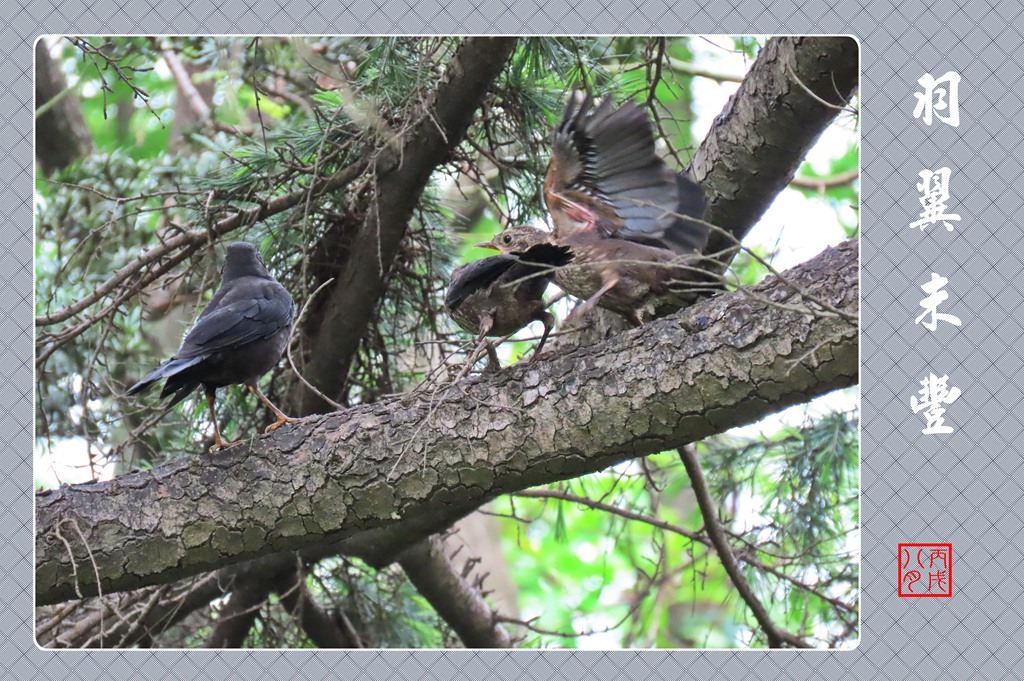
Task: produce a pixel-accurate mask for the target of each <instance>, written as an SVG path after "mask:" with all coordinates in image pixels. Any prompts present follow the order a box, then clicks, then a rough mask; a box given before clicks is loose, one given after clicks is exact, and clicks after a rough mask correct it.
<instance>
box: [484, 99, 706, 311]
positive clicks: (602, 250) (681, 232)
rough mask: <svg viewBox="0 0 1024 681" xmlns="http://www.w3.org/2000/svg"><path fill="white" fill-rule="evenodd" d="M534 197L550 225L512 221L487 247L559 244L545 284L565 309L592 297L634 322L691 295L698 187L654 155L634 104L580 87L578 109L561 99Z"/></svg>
mask: <svg viewBox="0 0 1024 681" xmlns="http://www.w3.org/2000/svg"><path fill="white" fill-rule="evenodd" d="M544 200H545V203H546V204H547V207H548V211H549V213H550V214H551V222H552V224H553V225H554V230H553V232H552V233H550V234H549V233H547V232H544V231H542V230H538V229H535V228H531V227H512V228H509V229H507V230H505V231H504V232H502V233H501V234H499V235H498V236H497V237H495V238H494V239H493V240H492V241H491V242H489V244H488V247H490V248H495V249H497V250H499V251H501V252H502V253H505V254H516V253H519V254H521V253H523V252H525V251H526V250H528V249H531V248H535V247H536V246H537V245H538V244H541V243H549V244H554V245H557V246H561V247H565V248H568V249H569V252H570V254H571V256H572V262H571V263H570V264H569V265H568V266H567V267H564V268H562V269H560V270H558V271H557V273H556V274H555V283H557V284H558V285H559V286H560V287H561V288H562V289H564V290H565V291H566V292H567V293H571V294H572V295H574V296H576V297H577V298H580V299H583V300H584V303H583V305H582V306H580V307H579V308H578V309H577V310H576V311H575V313H574V314H575V315H577V316H582V315H584V314H586V313H587V312H589V311H590V310H591V309H592V308H593V307H594V306H595V305H600V306H602V307H606V308H608V309H611V310H613V311H615V312H618V313H619V314H622V315H624V316H625V317H626V318H627V319H628V320H629V321H631V322H632V323H633V324H640V323H642V321H643V316H644V313H645V312H646V311H648V310H649V309H652V308H654V307H658V308H664V307H674V308H678V307H682V306H684V305H687V304H689V303H691V302H693V300H694V299H695V298H696V293H697V288H699V286H698V285H697V282H698V281H699V280H700V279H701V278H702V276H701V275H702V272H701V270H700V269H699V268H698V267H697V264H698V263H699V260H700V254H701V252H702V251H703V249H704V247H705V246H706V245H707V241H708V233H709V230H708V226H707V225H706V224H703V223H701V222H698V221H697V220H700V219H702V218H703V216H704V211H705V199H704V192H703V191H702V190H701V188H700V187H699V186H698V185H697V184H696V183H694V182H693V181H692V180H690V179H689V178H688V177H687V176H686V175H684V174H682V173H676V172H673V171H672V170H670V169H669V168H668V166H667V165H666V164H665V162H664V161H663V160H662V159H661V157H659V156H658V154H657V152H656V150H655V139H654V129H653V127H652V126H651V122H650V120H649V119H648V117H647V114H646V113H644V111H643V110H642V109H640V108H639V107H638V106H636V105H635V104H633V103H626V104H624V105H622V106H621V107H619V108H618V109H613V105H612V100H611V99H610V98H608V99H605V100H604V101H603V102H602V103H601V104H600V106H598V107H597V108H596V109H595V108H594V107H593V99H592V97H591V95H590V93H587V95H586V97H585V98H584V100H583V102H582V103H581V104H580V106H579V107H578V108H577V107H576V106H575V104H574V103H573V102H572V100H570V102H569V104H568V106H567V107H566V111H565V115H564V116H563V118H562V122H561V123H560V124H559V126H558V127H557V128H556V129H555V131H554V135H553V137H552V147H551V160H550V162H549V163H548V170H547V174H546V175H545V178H544ZM694 218H696V219H697V220H694ZM524 259H526V260H528V259H529V258H524Z"/></svg>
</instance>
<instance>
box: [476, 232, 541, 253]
mask: <svg viewBox="0 0 1024 681" xmlns="http://www.w3.org/2000/svg"><path fill="white" fill-rule="evenodd" d="M553 238H554V237H553V236H552V234H551V232H545V231H544V230H543V229H537V228H536V227H530V226H529V225H516V226H514V227H508V228H506V229H505V230H504V231H502V232H501V233H499V234H497V235H496V236H495V237H494V238H493V239H491V240H490V241H484V242H483V243H479V244H477V245H476V246H477V248H490V249H492V250H495V251H498V252H500V253H525V252H526V251H527V250H529V249H530V248H532V247H533V246H536V245H538V244H545V243H551V242H552V241H553Z"/></svg>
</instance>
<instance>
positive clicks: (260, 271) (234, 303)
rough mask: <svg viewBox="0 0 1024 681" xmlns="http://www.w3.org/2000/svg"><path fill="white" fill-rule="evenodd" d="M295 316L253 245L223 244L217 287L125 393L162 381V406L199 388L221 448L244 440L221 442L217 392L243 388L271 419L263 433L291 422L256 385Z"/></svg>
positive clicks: (274, 358)
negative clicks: (177, 340)
mask: <svg viewBox="0 0 1024 681" xmlns="http://www.w3.org/2000/svg"><path fill="white" fill-rule="evenodd" d="M294 314H295V304H294V303H293V302H292V297H291V296H290V295H289V294H288V291H286V290H285V288H284V287H283V286H281V284H280V283H278V281H277V280H276V279H275V278H274V277H273V275H272V274H270V272H268V271H267V268H266V266H264V264H263V259H262V258H261V257H260V254H259V251H258V250H257V249H256V247H255V246H254V245H253V244H250V243H247V242H244V241H239V242H237V243H233V244H231V245H230V246H228V249H227V255H226V256H225V258H224V266H223V267H222V268H221V281H220V288H219V289H218V290H217V292H216V293H215V294H214V295H213V298H212V299H211V300H210V303H209V305H207V306H206V309H204V310H203V313H202V314H201V315H199V318H198V319H197V320H196V323H195V326H193V327H192V328H191V329H190V330H189V332H188V334H186V336H185V340H184V341H182V343H181V348H180V349H179V350H178V352H177V353H176V354H175V355H174V357H172V358H170V359H169V360H167V361H166V362H164V363H163V364H161V365H160V366H158V367H157V368H156V369H154V370H153V371H151V372H149V373H148V374H146V376H145V377H144V378H142V380H140V381H139V382H138V383H136V384H135V385H133V386H132V387H131V388H129V389H128V391H127V394H128V395H134V394H136V393H139V392H142V391H143V390H146V389H147V388H149V387H150V386H151V385H152V384H153V383H156V382H157V381H160V380H161V379H163V380H164V387H163V390H162V391H161V392H160V397H167V396H168V395H171V396H172V397H171V401H170V403H169V405H168V406H173V405H175V404H177V403H178V402H180V401H182V400H183V399H185V398H186V397H188V396H189V395H190V394H191V393H192V391H194V390H195V389H196V388H198V387H199V386H200V385H202V386H203V389H204V390H205V392H206V403H207V406H208V407H209V409H210V418H211V419H212V421H213V435H214V443H215V444H214V446H213V447H211V448H210V451H214V450H216V449H226V448H228V447H232V446H234V445H237V444H240V443H242V442H244V440H235V441H234V442H227V441H225V440H224V438H223V437H222V436H221V432H220V427H219V426H218V425H217V412H216V410H215V408H214V400H215V397H216V392H217V388H221V387H224V386H228V385H234V384H237V383H241V384H243V385H244V386H245V387H246V388H248V389H249V390H250V391H251V392H252V393H253V394H254V395H256V396H257V397H258V398H259V399H260V400H261V401H262V402H263V404H265V405H266V406H267V407H268V408H269V409H270V410H271V411H272V412H273V413H274V416H276V417H277V421H275V422H274V423H272V424H271V425H270V426H268V427H267V428H266V430H265V431H264V432H268V433H269V432H271V431H273V430H276V429H277V428H279V427H280V426H282V425H283V424H285V423H288V422H290V421H292V420H294V419H291V418H289V417H288V416H285V414H284V413H283V412H282V411H281V410H280V409H278V408H277V407H276V406H274V404H273V402H271V401H270V400H269V399H267V396H266V395H264V394H263V392H262V391H260V389H259V387H258V386H257V381H258V380H259V378H260V377H261V376H262V375H263V374H265V373H267V372H268V371H270V369H272V368H273V367H274V365H275V364H277V362H278V361H279V360H280V359H281V355H282V354H283V353H284V350H285V346H286V345H287V343H288V336H289V333H290V331H291V327H292V322H293V319H294Z"/></svg>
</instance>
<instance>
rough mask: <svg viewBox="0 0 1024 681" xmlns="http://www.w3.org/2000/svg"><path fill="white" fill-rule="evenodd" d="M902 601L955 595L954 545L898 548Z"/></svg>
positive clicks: (902, 546) (906, 545) (905, 546)
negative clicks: (953, 572)
mask: <svg viewBox="0 0 1024 681" xmlns="http://www.w3.org/2000/svg"><path fill="white" fill-rule="evenodd" d="M899 564H900V573H899V578H900V581H899V596H900V598H944V597H945V598H948V597H950V596H952V595H953V582H952V578H951V576H952V570H953V545H952V544H942V543H932V544H922V543H912V544H900V545H899Z"/></svg>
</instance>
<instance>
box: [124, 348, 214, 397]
mask: <svg viewBox="0 0 1024 681" xmlns="http://www.w3.org/2000/svg"><path fill="white" fill-rule="evenodd" d="M203 359H205V358H204V357H203V356H199V357H189V358H187V359H177V358H174V359H169V360H167V361H166V362H164V363H163V364H161V365H160V366H158V367H157V368H156V369H153V370H152V371H150V372H149V373H148V374H146V375H145V376H143V377H142V380H140V381H139V382H138V383H136V384H135V385H133V386H132V387H130V388H128V390H127V391H126V393H125V394H126V395H135V394H136V393H140V392H142V391H143V390H147V389H148V388H149V387H150V386H151V385H153V384H154V383H156V382H157V381H160V380H162V379H167V383H166V384H165V385H164V389H163V390H162V391H161V392H160V397H167V396H168V395H170V394H171V393H175V395H174V399H173V400H172V401H171V404H172V405H173V404H177V403H178V402H180V401H181V400H183V399H185V397H186V396H187V395H188V394H189V393H190V392H192V391H193V390H195V389H196V388H197V387H198V386H199V381H192V380H187V379H184V380H183V378H182V377H180V374H181V372H182V371H184V370H185V369H188V368H189V367H191V366H195V365H196V364H198V363H199V362H201V361H203ZM175 378H177V379H178V380H175Z"/></svg>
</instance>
